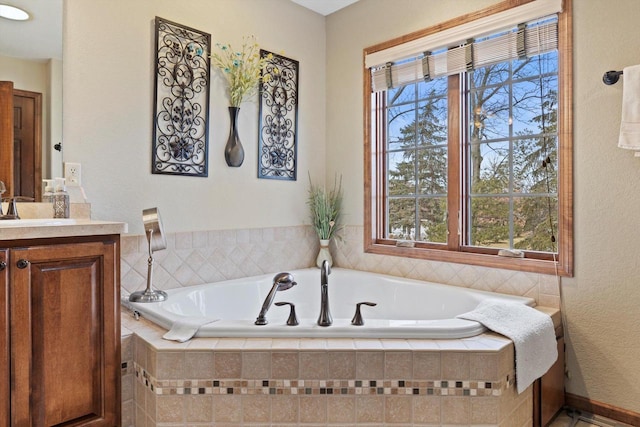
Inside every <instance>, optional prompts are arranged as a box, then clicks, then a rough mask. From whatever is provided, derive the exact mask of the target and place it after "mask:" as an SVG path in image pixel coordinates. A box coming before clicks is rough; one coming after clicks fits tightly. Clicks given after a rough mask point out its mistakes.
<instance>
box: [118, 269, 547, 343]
mask: <svg viewBox="0 0 640 427" xmlns="http://www.w3.org/2000/svg"><path fill="white" fill-rule="evenodd" d="M291 273H292V274H293V276H294V279H295V281H296V282H297V286H294V287H293V288H291V289H288V290H286V291H281V292H278V293H277V294H276V298H275V300H274V303H275V302H279V301H288V302H292V303H294V304H295V307H296V312H297V315H298V320H299V325H298V326H287V325H286V321H287V318H288V316H289V306H276V305H275V304H274V305H272V306H271V308H270V309H269V311H268V312H267V315H266V317H267V320H268V322H269V323H268V324H267V325H264V326H257V325H254V321H255V319H256V317H257V316H258V313H259V312H260V308H261V307H262V303H263V301H264V299H265V297H266V295H267V293H268V292H269V290H270V289H271V286H272V283H273V282H272V279H273V276H274V274H267V275H263V276H256V277H248V278H243V279H236V280H228V281H224V282H218V283H212V284H205V285H199V286H193V287H188V288H181V289H171V290H168V291H167V293H168V295H169V298H168V299H167V300H166V301H164V302H158V303H128V305H129V306H130V307H132V308H133V309H135V310H136V311H138V312H139V313H140V314H141V315H142V316H143V317H145V318H148V319H149V320H151V321H153V322H154V323H157V324H158V325H160V326H162V327H164V328H166V329H170V328H171V326H172V325H173V323H174V322H175V321H176V320H180V319H185V318H186V317H190V318H191V317H207V318H211V319H219V320H216V321H215V322H213V323H209V324H207V325H205V326H202V327H201V328H200V329H199V330H198V332H197V334H196V337H264V338H275V337H291V338H360V337H366V338H465V337H470V336H474V335H478V334H481V333H483V332H485V331H486V329H485V328H484V327H483V326H482V325H480V324H479V323H477V322H474V321H469V320H462V319H456V318H455V316H456V315H458V314H461V313H464V312H467V311H470V310H472V309H474V308H475V307H476V306H477V305H478V303H479V302H480V301H481V300H483V299H487V298H498V299H504V300H508V301H518V302H522V303H523V304H528V305H531V306H533V305H535V301H534V300H533V299H531V298H525V297H517V296H511V295H503V294H496V293H489V292H481V291H474V290H469V289H465V288H458V287H455V286H447V285H441V284H436V283H430V282H422V281H417V280H411V279H403V278H398V277H392V276H386V275H381V274H374V273H368V272H363V271H355V270H346V269H341V268H334V269H332V272H331V275H329V305H330V309H331V314H332V316H333V324H332V325H331V326H328V327H322V326H318V325H317V323H316V322H317V319H318V315H319V313H320V270H319V269H317V268H311V269H304V270H294V271H291ZM363 301H368V302H373V303H376V304H377V305H376V306H375V307H368V306H362V317H363V318H364V325H363V326H353V325H351V319H352V317H353V315H354V313H355V309H356V303H358V302H363Z"/></svg>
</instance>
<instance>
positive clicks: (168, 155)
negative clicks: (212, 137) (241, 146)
mask: <svg viewBox="0 0 640 427" xmlns="http://www.w3.org/2000/svg"><path fill="white" fill-rule="evenodd" d="M155 32H156V64H155V110H154V120H153V153H152V156H153V157H152V170H151V172H152V173H155V174H170V175H188V176H200V177H206V176H207V174H208V170H207V164H208V161H207V157H208V147H209V81H210V71H209V70H210V59H209V57H210V55H211V35H210V34H207V33H203V32H201V31H198V30H194V29H193V28H189V27H185V26H183V25H180V24H176V23H174V22H170V21H167V20H165V19H162V18H158V17H156V21H155Z"/></svg>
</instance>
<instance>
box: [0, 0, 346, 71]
mask: <svg viewBox="0 0 640 427" xmlns="http://www.w3.org/2000/svg"><path fill="white" fill-rule="evenodd" d="M291 1H292V2H294V3H297V4H299V5H301V6H304V7H306V8H308V9H311V10H313V11H314V12H317V13H319V14H321V15H324V16H326V15H329V14H331V13H333V12H335V11H337V10H340V9H342V8H344V7H346V6H349V5H350V4H352V3H355V2H356V1H358V0H291ZM0 3H3V4H9V5H12V6H17V7H20V8H22V9H24V10H26V11H27V12H29V14H30V15H31V18H30V19H29V20H28V21H11V20H8V19H4V18H0V55H3V56H10V57H14V58H29V59H39V60H46V59H49V58H56V59H62V0H0Z"/></svg>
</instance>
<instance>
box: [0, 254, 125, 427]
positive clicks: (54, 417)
mask: <svg viewBox="0 0 640 427" xmlns="http://www.w3.org/2000/svg"><path fill="white" fill-rule="evenodd" d="M117 252H118V248H117V245H116V243H115V242H107V243H103V242H96V243H78V244H60V245H47V246H35V247H30V248H26V249H12V250H11V270H10V280H11V306H10V307H11V308H10V309H11V357H12V361H13V363H12V366H11V373H12V414H11V417H12V424H13V426H16V427H23V426H25V427H27V426H34V427H35V426H37V427H41V426H42V427H49V426H57V425H61V424H64V425H74V426H80V425H91V426H109V427H112V426H115V425H119V423H120V411H119V408H120V406H119V400H120V381H119V372H120V366H119V365H120V336H119V331H120V328H119V321H120V318H119V289H118V287H117V283H118V280H116V277H117V276H116V274H117V271H118V269H117V264H116V259H117V258H116V256H117Z"/></svg>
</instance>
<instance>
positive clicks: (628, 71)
mask: <svg viewBox="0 0 640 427" xmlns="http://www.w3.org/2000/svg"><path fill="white" fill-rule="evenodd" d="M622 71H623V75H624V87H623V90H622V122H621V123H620V137H619V139H618V147H620V148H627V149H630V150H640V65H634V66H631V67H625V68H624V69H623V70H622Z"/></svg>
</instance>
